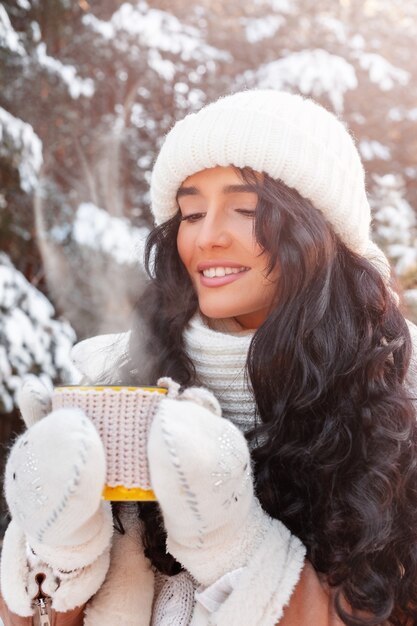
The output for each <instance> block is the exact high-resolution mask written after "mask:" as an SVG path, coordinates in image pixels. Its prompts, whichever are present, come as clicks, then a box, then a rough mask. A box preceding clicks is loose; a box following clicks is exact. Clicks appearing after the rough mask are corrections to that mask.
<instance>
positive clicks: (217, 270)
mask: <svg viewBox="0 0 417 626" xmlns="http://www.w3.org/2000/svg"><path fill="white" fill-rule="evenodd" d="M245 270H246V267H210V268H209V269H207V270H203V275H204V276H206V278H214V277H215V276H227V275H228V274H239V273H240V272H244V271H245Z"/></svg>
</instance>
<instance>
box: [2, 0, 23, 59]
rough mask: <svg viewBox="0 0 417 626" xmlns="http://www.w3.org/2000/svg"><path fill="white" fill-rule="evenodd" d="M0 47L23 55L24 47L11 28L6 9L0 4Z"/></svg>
mask: <svg viewBox="0 0 417 626" xmlns="http://www.w3.org/2000/svg"><path fill="white" fill-rule="evenodd" d="M0 48H6V50H9V51H10V52H14V53H15V54H19V55H21V56H23V55H24V54H25V49H24V48H23V46H22V44H21V43H20V38H19V35H18V33H17V32H16V31H15V29H14V28H13V26H12V24H11V22H10V19H9V16H8V15H7V13H6V9H5V8H4V7H3V6H2V5H1V4H0Z"/></svg>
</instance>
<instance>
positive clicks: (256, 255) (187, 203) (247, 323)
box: [177, 167, 277, 328]
mask: <svg viewBox="0 0 417 626" xmlns="http://www.w3.org/2000/svg"><path fill="white" fill-rule="evenodd" d="M177 198H178V205H179V208H180V211H181V216H182V220H181V224H180V227H179V231H178V237H177V246H178V253H179V255H180V258H181V260H182V262H183V264H184V266H185V268H186V269H187V272H188V273H189V275H190V277H191V280H192V282H193V284H194V287H195V289H196V292H197V296H198V303H199V307H200V310H201V312H202V313H203V314H204V315H206V316H207V317H209V318H213V319H223V318H235V319H236V320H237V321H238V322H239V323H240V324H241V326H242V327H243V328H258V327H259V326H260V325H261V324H262V322H263V321H264V320H265V318H266V317H267V315H268V313H269V311H270V308H271V305H272V302H273V300H274V296H275V291H276V279H277V272H276V271H275V270H274V271H273V272H272V273H271V274H269V275H268V276H267V270H266V268H267V265H268V255H267V253H265V252H262V249H261V247H260V246H259V244H258V243H257V242H256V239H255V236H254V226H255V222H254V218H255V211H256V205H257V200H258V198H257V194H256V193H255V192H254V191H253V190H252V189H251V188H250V187H249V186H248V185H247V184H246V183H245V182H244V181H243V180H242V178H241V177H240V175H239V172H237V171H236V170H235V169H234V168H233V167H213V168H210V169H207V170H202V171H201V172H197V174H193V175H192V176H189V177H188V178H186V179H185V180H184V182H183V183H182V185H181V187H180V189H179V190H178V195H177Z"/></svg>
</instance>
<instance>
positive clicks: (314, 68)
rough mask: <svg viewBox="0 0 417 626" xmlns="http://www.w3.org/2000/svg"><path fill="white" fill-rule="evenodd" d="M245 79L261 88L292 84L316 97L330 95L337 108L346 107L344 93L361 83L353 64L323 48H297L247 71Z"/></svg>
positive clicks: (282, 86)
mask: <svg viewBox="0 0 417 626" xmlns="http://www.w3.org/2000/svg"><path fill="white" fill-rule="evenodd" d="M244 81H245V82H251V83H253V84H255V85H256V86H257V87H260V88H272V89H285V88H288V87H290V88H291V89H293V90H296V91H301V93H303V94H305V95H311V96H313V97H316V98H320V97H321V96H322V95H326V96H327V97H328V98H329V99H330V101H331V103H332V105H333V107H334V109H335V111H337V112H341V111H343V105H344V94H345V93H346V92H347V91H349V90H351V89H356V87H357V86H358V80H357V77H356V72H355V68H354V67H353V65H351V64H350V63H348V62H347V61H346V60H345V59H343V58H342V57H340V56H337V55H334V54H330V53H329V52H327V51H326V50H322V49H320V48H318V49H314V50H303V51H301V52H294V53H292V54H289V55H288V56H286V57H284V58H282V59H278V60H277V61H272V62H271V63H266V64H265V65H262V66H261V67H260V68H259V69H258V70H256V71H255V72H253V71H248V72H245V74H244Z"/></svg>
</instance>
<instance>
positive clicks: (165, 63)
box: [148, 48, 177, 81]
mask: <svg viewBox="0 0 417 626" xmlns="http://www.w3.org/2000/svg"><path fill="white" fill-rule="evenodd" d="M148 65H149V67H151V68H152V69H153V70H154V72H156V73H157V74H159V76H161V78H163V79H164V80H168V81H172V79H173V78H174V76H175V72H176V71H177V70H176V67H175V63H173V62H172V61H169V60H168V59H163V58H162V57H161V54H160V52H159V51H158V50H155V49H154V48H151V49H150V50H149V54H148Z"/></svg>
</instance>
